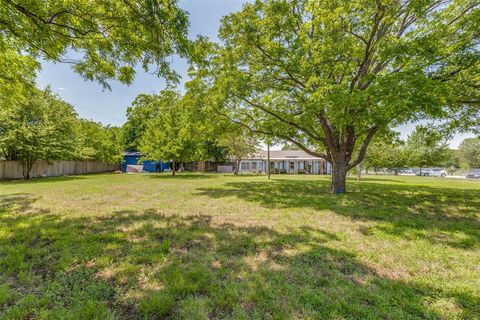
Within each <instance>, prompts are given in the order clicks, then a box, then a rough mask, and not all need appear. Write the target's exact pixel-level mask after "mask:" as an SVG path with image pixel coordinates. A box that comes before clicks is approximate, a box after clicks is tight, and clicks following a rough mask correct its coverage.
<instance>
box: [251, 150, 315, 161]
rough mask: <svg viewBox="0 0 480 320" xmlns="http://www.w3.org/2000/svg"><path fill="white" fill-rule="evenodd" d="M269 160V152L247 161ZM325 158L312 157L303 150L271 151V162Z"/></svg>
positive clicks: (263, 152)
mask: <svg viewBox="0 0 480 320" xmlns="http://www.w3.org/2000/svg"><path fill="white" fill-rule="evenodd" d="M256 159H262V160H263V159H267V151H258V152H255V153H254V154H253V155H252V156H250V157H247V158H246V159H245V160H256ZM322 159H323V158H320V157H315V156H312V155H311V154H308V153H306V152H305V151H303V150H275V151H270V160H322Z"/></svg>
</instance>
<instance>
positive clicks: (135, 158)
mask: <svg viewBox="0 0 480 320" xmlns="http://www.w3.org/2000/svg"><path fill="white" fill-rule="evenodd" d="M142 156H143V153H140V152H124V153H123V160H124V161H123V163H122V172H126V171H127V166H128V165H142V164H143V171H147V172H163V171H164V170H166V169H168V168H169V163H168V162H162V161H150V160H145V161H143V163H139V162H140V158H141V157H142Z"/></svg>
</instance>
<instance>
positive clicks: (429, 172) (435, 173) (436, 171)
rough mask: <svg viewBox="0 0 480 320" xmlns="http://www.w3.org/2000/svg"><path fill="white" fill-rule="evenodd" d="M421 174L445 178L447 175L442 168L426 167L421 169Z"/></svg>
mask: <svg viewBox="0 0 480 320" xmlns="http://www.w3.org/2000/svg"><path fill="white" fill-rule="evenodd" d="M422 175H423V176H426V177H442V178H445V177H446V176H447V171H446V170H443V169H438V168H434V169H426V170H422Z"/></svg>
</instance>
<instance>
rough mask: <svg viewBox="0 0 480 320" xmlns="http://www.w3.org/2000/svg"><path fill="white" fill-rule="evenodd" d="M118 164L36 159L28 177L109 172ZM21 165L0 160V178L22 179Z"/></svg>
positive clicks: (115, 168)
mask: <svg viewBox="0 0 480 320" xmlns="http://www.w3.org/2000/svg"><path fill="white" fill-rule="evenodd" d="M117 169H118V164H109V163H103V162H98V161H73V160H72V161H67V160H65V161H63V160H62V161H51V162H48V161H37V162H35V164H34V165H33V167H32V171H31V172H30V177H32V178H38V177H57V176H66V175H76V174H88V173H101V172H111V171H115V170H117ZM22 178H23V175H22V165H21V164H20V162H18V161H0V179H22Z"/></svg>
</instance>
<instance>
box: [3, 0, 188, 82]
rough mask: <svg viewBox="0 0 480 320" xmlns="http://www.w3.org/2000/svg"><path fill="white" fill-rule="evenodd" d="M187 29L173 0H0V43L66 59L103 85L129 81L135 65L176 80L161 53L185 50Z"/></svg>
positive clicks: (183, 14)
mask: <svg viewBox="0 0 480 320" xmlns="http://www.w3.org/2000/svg"><path fill="white" fill-rule="evenodd" d="M187 29H188V16H187V13H186V12H184V11H183V10H181V9H179V8H178V6H177V1H176V0H165V1H159V0H146V1H132V0H96V1H91V0H0V47H5V46H9V47H10V48H12V50H15V51H17V52H22V53H25V54H29V55H31V56H32V57H35V58H42V59H45V60H50V61H58V62H66V63H71V64H72V65H73V69H74V70H75V72H77V73H79V74H80V75H82V76H83V77H84V78H85V79H88V80H94V81H98V82H100V83H101V84H102V85H103V86H105V87H107V88H108V87H109V85H108V82H107V81H108V80H109V79H116V80H119V81H121V82H123V83H127V84H129V83H131V82H132V81H133V78H134V74H135V66H137V65H141V66H142V67H143V68H144V69H145V70H148V69H150V68H151V67H152V65H154V66H155V67H156V69H155V70H154V72H156V73H157V74H158V75H160V76H164V77H166V78H167V79H168V80H177V78H178V76H177V75H176V73H175V72H174V71H173V70H171V68H170V66H169V63H168V61H167V59H166V58H167V57H169V56H171V55H172V54H176V53H178V54H180V55H185V54H186V53H187V52H188V50H189V49H188V48H189V42H188V40H187V38H186V35H187Z"/></svg>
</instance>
